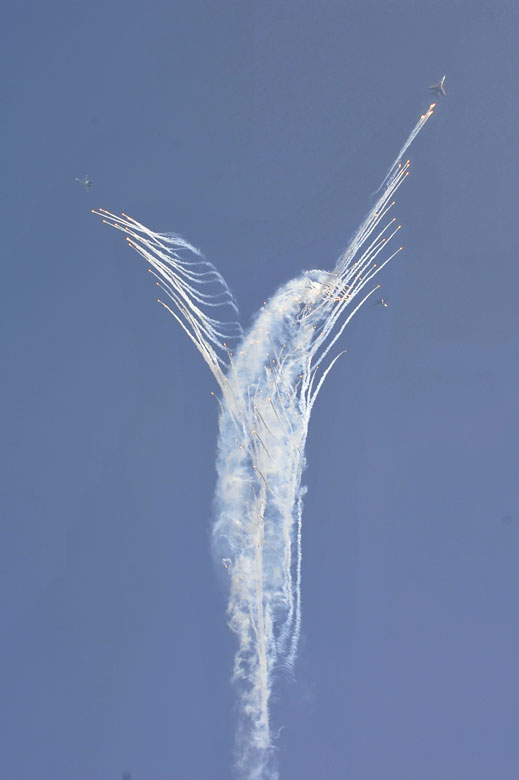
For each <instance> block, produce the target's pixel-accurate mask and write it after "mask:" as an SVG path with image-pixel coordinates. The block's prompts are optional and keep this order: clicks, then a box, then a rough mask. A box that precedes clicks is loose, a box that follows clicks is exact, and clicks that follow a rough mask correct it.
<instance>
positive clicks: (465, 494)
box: [0, 0, 519, 780]
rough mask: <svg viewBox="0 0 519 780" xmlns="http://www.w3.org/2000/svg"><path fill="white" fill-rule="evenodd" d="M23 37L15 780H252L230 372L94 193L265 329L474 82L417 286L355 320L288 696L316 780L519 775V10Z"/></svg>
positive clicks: (51, 23) (426, 204)
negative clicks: (237, 661) (232, 569)
mask: <svg viewBox="0 0 519 780" xmlns="http://www.w3.org/2000/svg"><path fill="white" fill-rule="evenodd" d="M3 21H4V25H3V27H4V29H3V37H4V42H3V45H2V51H1V55H0V56H1V57H2V73H3V75H4V90H3V98H2V104H3V105H2V107H3V115H4V120H3V123H2V128H1V130H0V132H1V135H2V156H1V171H2V182H3V183H2V216H3V261H2V276H3V285H2V286H3V302H2V310H1V322H2V340H3V347H2V355H3V357H2V362H3V367H4V371H3V380H2V397H3V404H2V405H3V411H4V415H3V423H2V466H1V472H0V473H1V475H2V476H1V481H2V487H1V497H0V501H1V505H0V512H1V543H0V592H1V593H2V607H1V610H2V613H1V625H2V640H1V643H0V675H1V679H0V690H1V692H2V693H1V699H2V705H1V712H0V718H1V722H0V742H2V743H3V744H2V746H1V749H0V776H1V777H2V778H7V779H8V780H33V779H35V778H38V780H120V778H121V775H122V773H123V772H124V771H128V772H131V775H132V778H133V780H227V778H230V777H231V769H230V767H231V751H232V743H233V733H234V719H235V711H234V696H233V691H232V688H231V685H230V682H229V678H230V674H231V666H232V660H233V654H234V641H233V637H232V636H231V634H230V632H229V631H228V629H227V627H226V624H225V594H224V592H223V589H222V586H221V583H220V577H219V576H218V573H217V572H215V571H214V567H213V563H212V559H211V555H210V550H209V538H208V534H209V527H210V517H211V501H212V493H213V488H214V484H215V470H214V455H215V442H216V432H217V409H216V404H215V401H214V399H213V398H212V397H211V395H210V392H211V390H215V389H216V388H215V383H214V381H213V379H212V377H211V375H210V373H209V371H208V370H207V367H206V366H205V365H204V364H203V363H202V361H201V359H200V356H199V355H198V353H196V351H195V349H194V348H193V346H192V345H191V344H190V343H189V342H188V341H187V339H186V338H185V336H184V334H183V333H182V332H181V331H180V329H179V328H178V327H177V326H176V323H175V321H174V320H173V319H172V318H170V317H169V318H168V316H167V314H166V313H165V312H164V310H163V309H162V308H161V307H160V306H158V305H157V304H156V302H155V299H156V293H155V288H154V286H153V284H152V280H151V279H150V277H149V274H147V273H146V269H145V265H144V264H143V263H142V262H141V261H140V260H139V258H138V257H137V256H136V255H135V254H132V253H130V252H129V250H128V249H127V248H126V246H125V242H124V241H123V240H122V238H121V236H119V235H117V234H116V233H115V231H109V230H108V229H106V228H104V227H103V226H101V224H100V223H99V220H98V219H97V218H95V217H94V216H93V215H92V214H91V213H90V209H91V208H92V207H98V206H102V207H104V208H107V209H110V210H113V211H120V210H124V211H125V212H127V213H129V214H130V215H132V216H134V217H135V218H137V219H138V220H139V221H141V222H143V223H144V224H146V225H149V226H150V227H151V228H152V229H154V230H163V231H177V232H179V233H180V234H182V235H183V236H184V237H185V238H186V239H187V240H189V241H191V242H192V243H194V244H195V245H197V246H200V247H201V248H202V250H203V251H204V252H205V254H206V255H207V256H208V257H209V258H210V259H211V260H213V261H214V262H215V264H216V265H217V267H218V268H219V270H220V271H221V272H222V274H223V275H224V277H225V278H226V280H227V281H228V283H229V285H230V287H231V288H232V290H233V292H234V293H235V295H236V298H237V300H238V302H239V305H240V309H241V315H242V321H243V322H244V323H247V322H248V321H249V319H250V317H251V315H252V314H253V313H254V312H255V311H256V310H257V309H258V308H259V306H260V305H261V303H262V302H263V300H266V298H267V297H268V296H270V295H271V294H272V293H273V292H274V290H275V289H276V287H277V286H278V285H279V284H281V283H282V282H285V281H287V280H289V279H290V278H292V277H294V276H295V275H297V274H298V273H299V271H300V270H302V269H307V268H315V267H319V268H331V267H332V266H333V264H334V263H335V260H336V258H337V256H338V254H339V253H340V251H341V250H342V249H343V248H344V246H345V245H346V243H347V241H348V239H349V237H350V236H351V234H352V233H353V231H354V229H355V228H356V226H357V225H358V223H359V222H360V220H361V219H362V217H363V216H364V214H365V212H366V211H367V209H368V207H369V205H370V203H371V200H370V197H371V193H373V192H374V190H375V189H376V187H377V186H378V184H379V183H380V181H381V179H382V177H383V176H384V174H385V172H386V170H387V168H388V166H389V165H390V163H391V162H392V160H393V159H394V157H395V155H396V153H397V151H398V149H399V148H400V145H401V143H402V142H403V140H404V139H405V138H406V136H407V134H408V132H409V130H410V129H411V127H412V126H413V125H414V123H415V122H416V120H417V118H418V116H419V114H420V113H421V112H422V111H423V110H424V109H425V108H426V107H427V106H428V104H429V97H428V93H427V86H428V85H429V84H432V83H434V82H435V81H438V80H439V78H440V77H441V76H442V75H443V74H447V79H446V88H447V92H448V95H447V97H446V98H444V99H443V100H441V101H440V103H441V104H440V105H439V107H438V110H437V113H436V115H435V116H434V117H433V119H432V120H431V121H430V122H429V124H428V125H427V127H426V128H425V129H424V131H423V133H422V134H421V136H420V137H419V139H418V140H417V142H416V144H415V145H414V146H413V147H412V149H411V153H410V157H411V160H412V164H413V169H412V170H413V173H412V175H411V176H410V177H409V180H408V181H407V182H406V184H405V186H404V188H403V189H402V190H401V191H400V193H399V196H398V212H397V213H398V215H399V217H400V218H401V220H402V222H403V225H404V228H405V230H404V232H403V243H404V245H405V248H406V251H405V252H403V253H401V254H400V255H399V257H398V259H396V260H395V262H394V263H392V264H391V265H390V266H389V267H388V268H387V269H386V270H385V271H384V272H383V278H382V280H381V281H382V283H383V287H382V294H383V295H384V297H386V298H387V299H388V300H389V303H390V306H389V308H387V309H384V308H382V307H380V306H376V305H375V304H371V302H370V303H369V304H368V305H367V306H366V307H365V309H364V310H363V311H362V312H360V313H359V314H358V315H357V317H356V319H355V321H354V322H353V323H352V324H351V326H349V327H348V329H347V331H346V332H345V334H344V336H343V337H342V341H341V345H342V346H343V347H344V348H347V349H348V353H347V355H346V356H344V357H343V358H342V359H341V361H339V363H338V364H337V365H336V367H335V368H334V370H333V372H332V374H331V375H330V377H329V380H328V382H327V386H325V387H324V388H323V391H322V393H321V395H320V397H319V399H318V402H317V404H316V408H315V410H314V415H313V420H312V424H311V427H310V436H309V440H308V448H307V458H308V469H307V471H306V472H305V476H304V481H305V482H306V484H307V485H308V488H309V492H308V494H307V497H306V500H305V511H304V530H303V556H304V559H303V636H302V641H301V649H300V657H299V661H298V666H297V679H296V682H295V683H291V684H288V683H281V684H280V685H279V686H278V689H277V695H276V698H275V700H274V701H273V705H272V715H273V721H274V726H275V727H276V728H277V727H279V726H282V725H283V726H284V728H283V730H282V731H281V733H280V735H279V763H280V768H281V777H282V778H283V780H343V779H346V778H347V779H349V778H352V779H353V780H382V779H383V780H417V778H418V779H419V780H437V779H438V778H449V780H450V779H451V778H452V780H454V779H455V780H488V778H491V777H493V778H499V780H515V779H516V778H517V768H518V766H519V728H518V717H517V702H518V700H519V677H518V674H517V658H518V657H519V618H518V613H517V597H518V586H519V567H518V563H517V561H518V557H519V485H518V483H519V480H518V477H517V475H518V445H517V442H518V440H519V430H518V418H517V385H518V367H517V356H518V346H519V344H518V341H519V338H518V319H519V318H518V306H517V287H518V282H519V274H518V270H517V248H516V246H515V243H514V242H515V238H516V226H517V204H516V199H517V182H518V180H519V178H518V173H519V171H518V167H519V166H518V157H517V125H518V117H519V111H518V104H517V99H516V97H517V76H518V67H517V38H518V34H519V11H518V6H517V3H515V2H512V0H510V1H508V0H507V1H506V2H505V1H504V0H497V1H496V0H492V2H487V1H486V2H482V1H481V0H474V1H472V0H471V1H470V2H469V1H468V0H460V1H459V2H445V1H444V0H441V1H438V0H437V1H436V2H430V3H426V2H424V1H421V2H418V1H415V2H413V1H412V0H388V2H382V0H378V1H377V2H373V0H348V2H344V0H342V1H339V0H311V2H305V0H298V1H297V2H295V0H285V2H271V0H263V2H251V1H249V0H240V2H229V1H228V0H221V1H220V2H200V1H199V0H167V2H166V1H165V2H153V1H152V2H148V3H136V2H134V0H126V2H124V3H123V2H120V0H115V1H114V2H108V3H99V2H96V1H95V0H94V2H89V3H84V2H81V3H78V2H71V0H67V2H43V3H42V2H38V3H36V2H34V0H29V2H27V3H24V4H22V3H14V2H11V3H9V4H8V6H7V9H6V10H4V19H3ZM85 173H86V174H89V175H90V177H91V178H92V180H93V182H94V186H93V189H92V190H91V192H86V191H85V190H84V189H83V188H82V187H81V185H80V184H78V183H77V182H76V181H75V180H74V179H75V177H76V176H78V177H80V176H82V175H83V174H85Z"/></svg>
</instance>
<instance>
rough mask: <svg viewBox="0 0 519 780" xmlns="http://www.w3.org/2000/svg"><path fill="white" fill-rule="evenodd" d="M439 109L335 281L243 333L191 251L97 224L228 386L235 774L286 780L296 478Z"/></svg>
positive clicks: (209, 269)
mask: <svg viewBox="0 0 519 780" xmlns="http://www.w3.org/2000/svg"><path fill="white" fill-rule="evenodd" d="M433 109H434V103H433V104H432V105H431V106H430V107H429V109H428V110H427V112H426V113H425V114H423V115H422V116H421V117H420V119H419V121H418V122H417V124H416V126H415V127H414V128H413V130H412V131H411V133H410V135H409V137H408V138H407V140H406V141H405V143H404V145H403V146H402V149H401V150H400V152H399V155H398V157H397V159H396V160H395V162H394V163H393V165H392V166H391V168H390V169H389V171H388V173H387V175H386V177H385V179H384V181H383V183H382V185H381V187H380V188H379V190H381V189H383V192H382V194H381V195H380V197H379V198H378V200H377V202H376V203H375V205H374V206H373V208H372V209H371V210H370V211H369V213H368V215H367V217H366V218H365V220H364V222H363V223H362V224H361V226H360V228H359V229H358V230H357V232H356V234H355V235H354V236H353V238H352V240H351V242H350V244H349V246H348V247H347V249H346V250H345V251H344V253H343V254H342V256H341V257H340V258H339V260H338V262H337V264H336V266H335V268H334V270H333V271H332V272H328V271H320V270H315V271H307V272H303V273H302V274H301V276H300V277H298V278H297V279H294V280H293V281H291V282H289V283H288V284H286V285H285V286H284V287H282V288H281V289H280V290H278V292H277V293H275V295H274V296H273V297H272V299H271V300H270V301H269V302H268V303H267V302H266V303H265V305H264V306H263V307H262V309H261V310H260V312H259V313H258V315H257V316H256V318H255V320H254V322H253V324H252V326H251V327H250V329H249V331H248V332H247V333H246V334H245V335H242V332H241V328H240V326H239V324H238V323H237V322H230V323H227V324H224V323H222V322H221V321H220V320H216V319H214V318H213V317H211V316H209V311H210V310H211V309H214V308H215V307H227V309H231V310H234V311H235V312H237V309H236V306H235V304H234V301H233V298H232V296H231V293H230V291H229V289H228V287H227V285H226V284H225V282H224V280H223V278H222V277H221V276H220V274H219V273H218V272H217V271H216V269H215V268H214V267H213V266H212V265H211V264H210V263H208V262H207V261H205V260H204V259H203V257H202V256H201V254H200V252H199V251H198V250H197V249H195V248H194V247H192V246H191V245H189V244H188V243H187V242H185V241H184V240H183V239H181V238H180V237H179V236H177V235H175V234H160V233H153V232H152V231H151V230H149V229H148V228H146V227H144V225H141V224H140V223H139V222H137V221H136V220H134V219H132V218H131V217H128V216H126V215H125V214H123V215H122V216H121V217H118V216H115V215H113V214H110V213H109V212H108V211H105V210H103V209H100V210H99V211H96V212H95V213H96V214H99V215H100V216H102V217H103V222H106V223H107V224H109V225H111V226H112V227H115V228H117V229H118V230H121V231H122V232H123V233H125V234H126V238H127V241H128V243H129V245H130V246H131V247H132V248H133V249H135V250H136V251H137V252H139V254H141V255H142V256H143V257H144V258H145V260H147V261H148V262H149V263H150V266H151V268H150V269H149V270H150V271H151V273H152V274H153V275H154V276H155V277H156V278H157V284H158V286H159V287H161V288H162V289H163V290H164V292H165V293H166V295H167V296H168V297H169V299H170V301H171V303H172V306H170V305H169V304H166V303H162V301H160V302H161V303H162V305H163V306H164V307H165V308H166V309H167V310H168V311H169V312H171V314H172V315H173V316H174V317H175V319H176V320H177V321H178V322H179V324H180V325H181V327H182V328H183V329H184V330H185V332H186V333H187V335H188V336H189V338H190V339H191V340H192V341H193V342H194V344H195V346H196V347H197V349H198V350H199V352H200V353H201V354H202V357H203V358H204V360H205V361H206V363H207V364H208V366H209V368H210V369H211V371H212V373H213V375H214V377H215V379H216V381H217V383H218V385H219V388H220V392H221V398H220V399H218V400H219V405H220V425H219V440H218V455H217V464H216V465H217V473H218V480H217V487H216V512H215V519H214V522H213V529H212V541H213V548H214V551H215V554H216V555H217V557H218V559H219V560H221V561H222V563H223V565H224V566H225V568H226V569H227V571H228V574H229V603H228V609H227V613H228V620H229V626H230V628H231V629H232V631H233V632H234V633H235V634H236V637H237V640H238V649H237V652H236V658H235V663H234V674H233V678H234V681H235V682H236V684H237V686H238V689H239V702H240V712H241V716H240V722H239V727H238V734H237V738H236V765H237V768H238V772H239V774H240V776H242V777H244V778H249V780H261V778H269V779H273V778H277V777H278V771H277V768H276V762H275V755H274V753H275V750H274V745H273V738H272V733H271V727H270V721H269V698H270V694H271V690H272V684H273V678H274V674H275V672H276V670H283V669H284V670H287V671H288V672H290V671H291V670H292V669H293V667H294V663H295V659H296V653H297V644H298V639H299V634H300V627H301V526H302V502H303V495H304V492H305V488H304V487H303V486H302V485H301V475H302V472H303V469H304V466H305V457H304V451H305V442H306V436H307V431H308V423H309V420H310V414H311V411H312V407H313V405H314V403H315V399H316V397H317V395H318V393H319V391H320V389H321V387H322V385H323V382H324V380H325V378H326V376H327V374H328V372H329V371H330V369H331V368H332V366H333V364H334V363H335V361H336V360H337V359H338V358H339V356H340V354H342V353H339V355H336V356H335V357H333V358H331V356H330V351H331V349H332V347H333V346H334V345H335V344H336V342H337V339H338V338H339V336H340V335H341V333H342V331H343V330H344V328H345V327H346V325H347V324H348V322H349V321H350V319H351V318H352V317H353V315H354V314H355V312H356V311H358V309H359V308H360V307H361V306H362V304H363V303H364V302H365V301H366V300H367V299H368V298H369V297H370V295H372V294H373V292H375V290H376V289H377V286H375V287H371V288H370V289H369V290H368V292H366V291H365V288H366V286H367V285H369V283H370V282H371V281H372V279H373V278H374V277H375V275H376V274H377V273H379V271H381V270H382V268H383V267H384V266H385V265H386V264H387V263H388V262H389V261H390V260H391V259H392V258H393V257H394V256H395V255H396V254H398V252H399V251H400V250H401V249H402V247H399V248H398V249H396V250H395V251H393V252H392V253H391V254H390V255H389V256H387V252H386V247H387V245H388V244H389V242H390V240H391V239H392V238H393V237H394V236H395V234H396V233H397V232H398V230H399V229H400V225H397V224H395V223H396V218H395V217H390V216H389V212H390V210H391V208H392V206H393V205H394V200H393V196H394V194H395V192H396V190H397V189H398V188H399V187H400V185H401V184H402V182H403V181H404V179H405V178H406V177H407V176H408V174H409V161H407V162H405V163H404V162H402V157H403V155H404V154H405V152H406V150H407V149H408V147H409V146H410V144H411V143H412V141H413V140H414V138H415V137H416V135H417V134H418V133H419V132H420V130H421V129H422V127H423V126H424V125H425V123H426V122H427V121H428V119H429V118H430V117H431V115H432V113H433ZM381 253H382V260H381V261H379V256H380V255H381ZM186 257H189V258H190V259H186ZM377 261H378V262H377Z"/></svg>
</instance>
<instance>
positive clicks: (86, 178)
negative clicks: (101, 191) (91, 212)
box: [76, 175, 94, 192]
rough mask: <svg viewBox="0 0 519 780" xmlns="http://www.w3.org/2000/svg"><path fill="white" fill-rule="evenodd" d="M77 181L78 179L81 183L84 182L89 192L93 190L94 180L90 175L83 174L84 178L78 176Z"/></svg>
mask: <svg viewBox="0 0 519 780" xmlns="http://www.w3.org/2000/svg"><path fill="white" fill-rule="evenodd" d="M76 181H78V182H79V183H80V184H82V185H83V187H84V188H85V190H86V191H87V192H88V190H91V189H92V187H93V185H94V182H93V181H92V179H91V178H90V176H87V175H85V176H83V178H82V179H78V177H77V176H76Z"/></svg>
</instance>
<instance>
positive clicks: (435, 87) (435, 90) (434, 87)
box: [429, 76, 447, 97]
mask: <svg viewBox="0 0 519 780" xmlns="http://www.w3.org/2000/svg"><path fill="white" fill-rule="evenodd" d="M445 79H446V76H444V77H443V78H442V80H441V81H440V82H438V84H431V86H430V87H429V89H430V90H431V94H432V95H434V96H435V97H440V96H441V95H446V94H447V93H446V92H445V87H444V86H443V82H444V81H445Z"/></svg>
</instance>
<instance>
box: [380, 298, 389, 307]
mask: <svg viewBox="0 0 519 780" xmlns="http://www.w3.org/2000/svg"><path fill="white" fill-rule="evenodd" d="M377 303H378V304H380V306H384V308H385V309H387V307H388V306H389V303H388V302H387V301H386V299H385V298H377Z"/></svg>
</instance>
